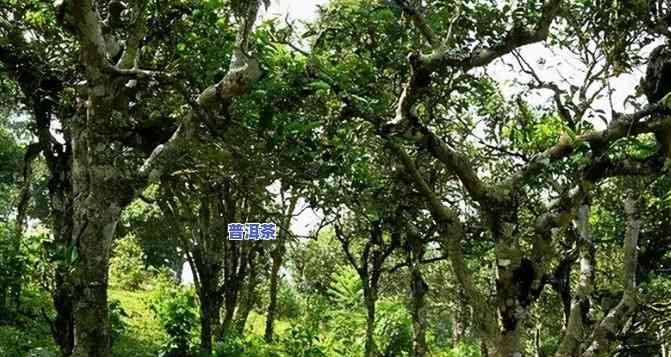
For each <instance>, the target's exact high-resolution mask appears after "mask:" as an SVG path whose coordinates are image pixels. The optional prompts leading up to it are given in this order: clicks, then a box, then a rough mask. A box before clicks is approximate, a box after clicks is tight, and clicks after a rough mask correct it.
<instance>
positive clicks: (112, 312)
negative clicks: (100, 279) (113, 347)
mask: <svg viewBox="0 0 671 357" xmlns="http://www.w3.org/2000/svg"><path fill="white" fill-rule="evenodd" d="M124 317H128V314H127V313H126V311H125V310H124V309H123V307H121V301H119V300H116V299H113V300H110V301H109V319H110V325H111V328H112V343H114V341H116V340H117V339H118V338H119V336H121V334H122V333H123V332H124V331H125V330H126V323H125V322H124V321H123V318H124Z"/></svg>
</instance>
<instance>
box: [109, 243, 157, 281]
mask: <svg viewBox="0 0 671 357" xmlns="http://www.w3.org/2000/svg"><path fill="white" fill-rule="evenodd" d="M150 275H151V274H150V273H149V272H148V270H147V269H146V267H145V263H144V253H143V252H142V247H140V244H139V243H138V242H137V239H136V238H135V236H134V235H127V236H126V237H124V238H122V239H119V240H117V241H116V243H115V245H114V252H113V254H112V258H111V259H110V280H111V284H112V285H115V286H118V287H120V288H122V289H125V290H131V291H132V290H137V289H139V288H140V287H142V284H143V283H144V282H145V281H147V279H148V278H149V277H150Z"/></svg>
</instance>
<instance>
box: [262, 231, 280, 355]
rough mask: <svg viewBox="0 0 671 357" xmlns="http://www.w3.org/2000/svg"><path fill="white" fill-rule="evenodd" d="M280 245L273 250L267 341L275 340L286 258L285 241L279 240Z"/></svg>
mask: <svg viewBox="0 0 671 357" xmlns="http://www.w3.org/2000/svg"><path fill="white" fill-rule="evenodd" d="M277 244H278V246H277V247H276V248H275V249H274V250H273V252H272V254H271V255H272V260H273V262H272V267H271V269H270V302H269V303H268V312H267V314H266V330H265V333H264V339H265V340H266V342H271V341H272V340H273V328H274V324H275V315H276V311H277V292H278V286H279V280H280V267H281V266H282V260H283V258H284V242H283V241H278V242H277Z"/></svg>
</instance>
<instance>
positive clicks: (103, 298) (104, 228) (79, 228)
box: [73, 195, 120, 357]
mask: <svg viewBox="0 0 671 357" xmlns="http://www.w3.org/2000/svg"><path fill="white" fill-rule="evenodd" d="M96 196H97V195H91V196H89V198H84V199H83V200H81V199H79V200H75V214H76V218H75V230H74V231H75V232H77V235H78V236H77V241H76V242H77V246H78V250H79V262H78V263H77V264H76V268H75V272H74V279H73V282H74V291H75V292H76V294H77V295H76V296H75V305H74V320H75V349H74V353H73V356H76V357H85V356H86V357H90V356H96V357H107V356H109V355H110V352H111V339H110V337H111V334H110V326H109V316H108V309H107V279H108V262H109V257H110V253H111V249H112V238H113V237H114V231H115V229H116V225H117V220H118V218H119V213H120V208H119V206H118V205H116V204H114V203H113V204H111V205H110V204H109V203H108V202H110V201H109V200H110V198H109V197H104V198H103V197H96Z"/></svg>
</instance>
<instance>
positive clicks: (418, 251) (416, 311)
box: [409, 237, 428, 357]
mask: <svg viewBox="0 0 671 357" xmlns="http://www.w3.org/2000/svg"><path fill="white" fill-rule="evenodd" d="M410 244H411V251H410V252H409V254H410V256H409V260H410V292H411V294H412V299H411V305H412V308H411V315H412V331H413V336H412V351H411V353H410V355H411V356H413V357H424V356H426V354H427V350H428V349H427V346H426V326H427V322H426V306H425V300H424V297H425V295H426V292H427V290H428V285H427V284H426V282H425V281H424V278H423V277H422V271H421V269H420V264H421V260H422V256H423V255H424V254H423V253H424V246H423V242H422V241H421V239H419V237H414V239H413V240H412V242H410Z"/></svg>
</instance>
